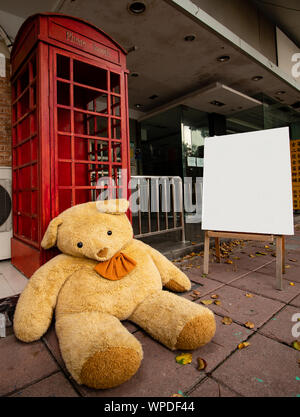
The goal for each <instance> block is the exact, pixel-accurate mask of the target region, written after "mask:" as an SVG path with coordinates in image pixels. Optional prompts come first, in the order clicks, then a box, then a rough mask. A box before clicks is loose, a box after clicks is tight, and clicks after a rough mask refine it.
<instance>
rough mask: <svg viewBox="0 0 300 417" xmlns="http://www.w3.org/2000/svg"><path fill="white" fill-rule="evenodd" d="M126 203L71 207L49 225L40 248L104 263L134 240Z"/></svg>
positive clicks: (113, 201)
mask: <svg viewBox="0 0 300 417" xmlns="http://www.w3.org/2000/svg"><path fill="white" fill-rule="evenodd" d="M128 206H129V203H128V201H127V200H125V199H119V200H104V201H102V200H100V201H96V202H89V203H84V204H78V205H76V206H73V207H71V208H69V209H67V210H65V211H64V212H62V213H61V214H60V215H59V216H57V217H55V218H54V219H53V220H51V222H50V223H49V225H48V228H47V230H46V233H45V235H44V237H43V240H42V243H41V245H42V247H43V248H44V249H49V248H51V247H52V246H55V245H56V246H57V247H58V248H59V249H60V251H61V252H62V253H65V254H68V255H72V256H75V257H86V258H90V259H94V260H97V261H106V260H108V259H110V258H111V257H113V256H114V255H115V254H116V253H117V252H119V251H120V250H121V249H122V248H123V247H124V246H126V245H127V244H128V243H130V242H131V240H132V239H133V230H132V226H131V224H130V222H129V220H128V217H127V216H126V211H127V210H128Z"/></svg>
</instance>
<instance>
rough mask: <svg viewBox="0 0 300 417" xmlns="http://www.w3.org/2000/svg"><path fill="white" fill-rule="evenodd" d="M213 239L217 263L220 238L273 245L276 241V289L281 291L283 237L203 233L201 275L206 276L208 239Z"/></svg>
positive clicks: (209, 231) (283, 262)
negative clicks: (257, 241) (256, 241)
mask: <svg viewBox="0 0 300 417" xmlns="http://www.w3.org/2000/svg"><path fill="white" fill-rule="evenodd" d="M211 237H213V238H215V248H216V257H217V260H218V262H220V260H221V253H220V238H227V239H242V240H259V241H262V242H269V243H273V242H274V240H276V288H277V289H278V290H282V289H283V286H282V274H284V273H285V243H284V236H283V235H265V234H256V233H237V232H217V231H212V230H206V231H205V237H204V265H203V273H204V274H208V267H209V239H210V238H211Z"/></svg>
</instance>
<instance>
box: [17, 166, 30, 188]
mask: <svg viewBox="0 0 300 417" xmlns="http://www.w3.org/2000/svg"><path fill="white" fill-rule="evenodd" d="M30 178H31V175H30V166H28V167H25V168H21V169H20V170H19V187H20V190H24V189H28V188H31V179H30Z"/></svg>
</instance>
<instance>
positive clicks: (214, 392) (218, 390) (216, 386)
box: [188, 377, 239, 397]
mask: <svg viewBox="0 0 300 417" xmlns="http://www.w3.org/2000/svg"><path fill="white" fill-rule="evenodd" d="M188 397H239V395H238V394H236V393H235V392H233V391H231V390H230V389H229V388H227V387H225V386H224V385H222V384H220V383H218V382H217V381H214V380H213V379H212V378H209V377H208V378H205V379H204V380H203V381H201V382H200V384H199V386H197V388H196V389H195V390H193V391H192V392H191V393H189V395H188Z"/></svg>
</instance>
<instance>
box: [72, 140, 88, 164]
mask: <svg viewBox="0 0 300 417" xmlns="http://www.w3.org/2000/svg"><path fill="white" fill-rule="evenodd" d="M88 155H89V140H88V139H86V138H78V137H76V138H75V159H76V160H77V161H87V160H88V159H89V158H88Z"/></svg>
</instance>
